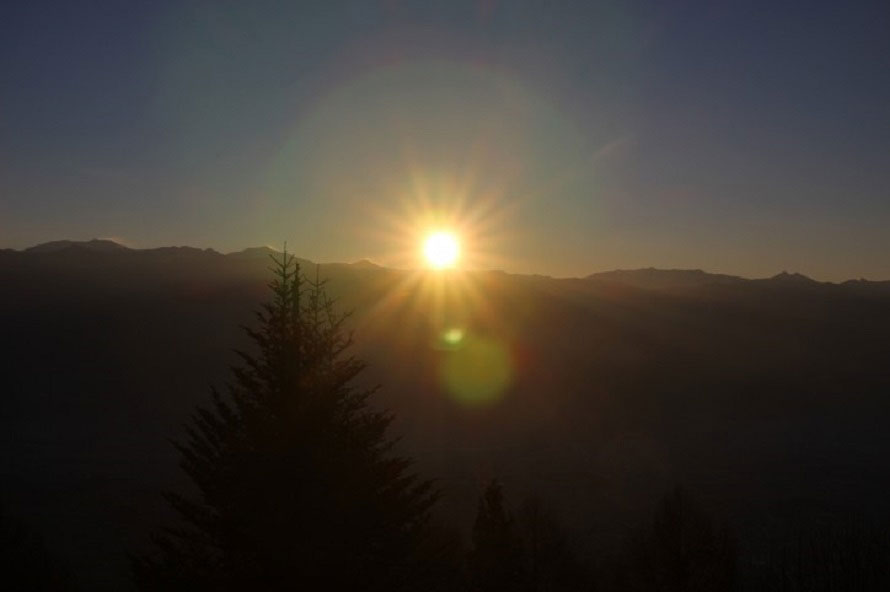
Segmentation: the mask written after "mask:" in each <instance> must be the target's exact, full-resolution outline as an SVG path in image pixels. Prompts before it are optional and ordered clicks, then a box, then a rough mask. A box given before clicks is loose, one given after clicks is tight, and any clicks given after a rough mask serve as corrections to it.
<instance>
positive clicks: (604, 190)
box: [0, 0, 890, 280]
mask: <svg viewBox="0 0 890 592" xmlns="http://www.w3.org/2000/svg"><path fill="white" fill-rule="evenodd" d="M428 4H433V3H432V2H409V1H403V0H390V1H381V2H376V1H370V0H369V1H362V2H358V1H356V2H344V3H335V2H313V3H309V2H305V3H295V2H281V3H272V2H242V1H237V2H222V1H212V2H209V1H208V2H162V1H153V2H71V1H66V2H57V3H46V2H40V1H37V0H32V1H28V2H19V3H5V4H4V7H3V8H2V11H0V246H4V247H13V248H22V247H26V246H29V245H32V244H35V243H38V242H43V241H47V240H54V239H60V238H72V239H89V238H93V237H109V238H115V239H117V240H120V241H121V242H123V243H125V244H128V245H131V246H135V247H152V246H161V245H192V246H199V247H212V248H215V249H217V250H221V251H233V250H240V249H242V248H244V247H247V246H255V245H262V244H271V245H280V244H281V243H282V242H283V241H285V240H286V241H287V242H288V245H289V246H290V248H291V249H292V250H294V251H296V252H297V253H298V254H299V255H301V256H305V257H308V258H312V259H316V260H320V261H353V260H357V259H359V258H363V257H370V258H372V259H374V260H377V261H380V262H382V263H385V264H396V265H398V264H403V263H404V261H405V259H406V258H405V253H406V252H411V253H412V254H413V253H414V247H413V244H414V241H415V240H416V237H414V236H413V235H412V232H416V231H418V222H417V220H418V218H424V219H425V220H426V221H427V222H428V221H429V220H438V222H440V223H447V222H449V221H453V222H454V223H455V224H456V225H458V226H460V227H462V228H464V229H465V232H466V233H467V235H468V237H470V238H469V239H468V240H469V241H470V243H471V244H470V245H468V247H467V248H468V249H471V250H472V249H475V250H476V251H477V252H478V253H479V254H480V255H479V256H478V257H476V260H477V261H476V262H477V263H478V264H479V265H485V266H495V267H501V268H505V269H507V270H510V271H519V272H537V273H543V274H552V275H584V274H587V273H590V272H593V271H599V270H605V269H612V268H635V267H648V266H656V267H680V268H703V269H706V270H709V271H716V272H723V273H733V274H739V275H745V276H750V277H763V276H768V275H773V274H775V273H777V272H779V271H782V270H785V269H787V270H789V271H799V272H802V273H805V274H808V275H811V276H813V277H815V278H817V279H824V280H840V279H846V278H855V277H867V278H872V279H890V5H888V4H887V2H886V0H883V1H879V2H872V3H869V2H799V3H793V2H785V3H783V2H763V3H757V2H651V3H646V2H617V1H616V2H593V1H591V2H577V3H573V2H557V1H554V2H498V1H495V0H488V1H481V2H479V1H477V2H457V1H454V2H442V3H438V5H439V6H438V8H431V7H429V6H428ZM437 216H438V219H437V218H436V217H437Z"/></svg>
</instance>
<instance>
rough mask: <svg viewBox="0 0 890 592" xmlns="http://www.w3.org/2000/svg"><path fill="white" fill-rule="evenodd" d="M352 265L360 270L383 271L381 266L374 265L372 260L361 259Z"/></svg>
mask: <svg viewBox="0 0 890 592" xmlns="http://www.w3.org/2000/svg"><path fill="white" fill-rule="evenodd" d="M350 265H351V266H352V267H355V268H358V269H381V266H380V265H378V264H376V263H374V262H373V261H371V260H370V259H359V260H358V261H356V262H354V263H350Z"/></svg>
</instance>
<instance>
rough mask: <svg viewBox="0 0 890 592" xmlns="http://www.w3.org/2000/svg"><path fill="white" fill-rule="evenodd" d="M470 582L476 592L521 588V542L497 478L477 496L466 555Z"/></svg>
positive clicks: (523, 587) (522, 587)
mask: <svg viewBox="0 0 890 592" xmlns="http://www.w3.org/2000/svg"><path fill="white" fill-rule="evenodd" d="M469 571H470V583H471V586H472V589H473V590H478V591H479V592H499V591H501V590H523V589H525V587H526V582H525V581H524V570H523V557H522V542H521V540H520V539H519V537H518V535H517V533H516V530H515V525H514V520H513V517H512V516H511V514H510V511H509V510H508V509H507V507H506V502H505V500H504V492H503V488H502V487H501V484H500V482H499V481H498V480H496V479H495V480H492V481H491V483H489V484H488V486H487V487H486V488H485V491H484V492H483V494H482V496H481V497H480V498H479V509H478V511H477V513H476V522H475V523H474V525H473V549H472V550H471V551H470V555H469Z"/></svg>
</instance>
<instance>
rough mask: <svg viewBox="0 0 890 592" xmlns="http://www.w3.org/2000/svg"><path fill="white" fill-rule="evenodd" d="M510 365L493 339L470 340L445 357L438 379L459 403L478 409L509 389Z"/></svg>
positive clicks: (507, 353) (499, 345)
mask: <svg viewBox="0 0 890 592" xmlns="http://www.w3.org/2000/svg"><path fill="white" fill-rule="evenodd" d="M512 374H513V365H512V361H511V359H510V354H509V352H508V351H507V348H506V347H504V345H503V344H501V343H500V342H498V341H495V340H493V339H484V338H476V339H469V340H467V342H466V343H465V344H464V347H461V348H460V349H455V350H453V351H450V352H448V353H447V354H445V357H444V358H443V360H442V363H441V366H440V367H439V377H440V379H441V382H442V385H443V386H444V387H445V389H446V390H447V391H448V393H449V394H450V395H451V396H452V397H454V398H455V399H456V400H457V401H458V402H459V403H462V404H464V405H467V406H472V407H479V406H486V405H491V404H492V403H495V402H497V401H498V399H500V398H501V396H502V395H503V394H504V391H505V390H506V389H507V387H508V386H509V385H510V381H511V379H512Z"/></svg>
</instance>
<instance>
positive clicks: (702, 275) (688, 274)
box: [587, 267, 741, 290]
mask: <svg viewBox="0 0 890 592" xmlns="http://www.w3.org/2000/svg"><path fill="white" fill-rule="evenodd" d="M587 279H591V280H598V281H602V282H609V283H615V284H623V285H627V286H633V287H636V288H644V289H649V290H661V289H672V288H689V287H696V286H702V285H705V284H713V283H728V282H737V281H741V278H739V277H736V276H732V275H723V274H717V273H708V272H706V271H702V270H701V269H656V268H654V267H646V268H642V269H616V270H613V271H604V272H600V273H592V274H590V275H589V276H587Z"/></svg>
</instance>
